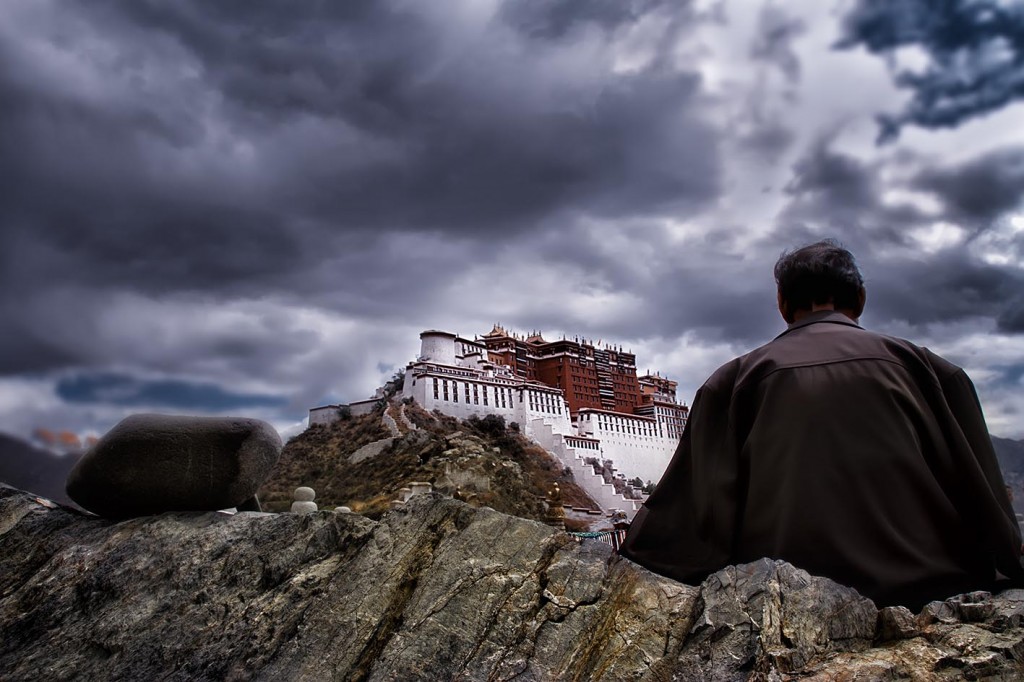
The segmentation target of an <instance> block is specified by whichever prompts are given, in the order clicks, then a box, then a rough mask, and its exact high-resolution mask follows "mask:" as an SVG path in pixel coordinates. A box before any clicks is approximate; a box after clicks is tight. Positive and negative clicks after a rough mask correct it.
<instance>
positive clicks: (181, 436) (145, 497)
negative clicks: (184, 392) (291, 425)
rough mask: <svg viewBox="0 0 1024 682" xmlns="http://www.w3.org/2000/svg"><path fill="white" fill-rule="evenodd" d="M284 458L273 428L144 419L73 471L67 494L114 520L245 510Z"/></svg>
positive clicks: (239, 421) (130, 421)
mask: <svg viewBox="0 0 1024 682" xmlns="http://www.w3.org/2000/svg"><path fill="white" fill-rule="evenodd" d="M280 454H281V438H280V436H278V434H277V431H275V430H274V428H273V427H272V426H270V424H267V423H266V422H263V421H260V420H258V419H243V418H236V417H176V416H167V415H157V414H137V415H133V416H131V417H128V418H127V419H124V420H123V421H121V422H120V423H119V424H118V425H117V426H115V427H114V428H113V429H111V430H110V431H109V432H108V433H107V434H106V435H105V436H103V438H101V439H100V441H99V442H98V443H97V444H96V445H95V446H93V448H92V449H91V450H90V451H89V452H88V453H86V455H85V456H84V457H82V459H81V460H80V461H79V462H78V464H77V465H76V466H75V468H74V469H72V471H71V473H70V475H69V476H68V481H67V491H68V495H69V496H70V497H71V499H73V500H74V501H75V502H77V503H78V504H80V505H82V507H84V508H85V509H87V510H89V511H91V512H94V513H96V514H99V515H100V516H106V517H109V518H130V517H134V516H145V515H148V514H159V513H162V512H168V511H213V510H217V509H228V508H230V507H238V508H239V509H241V510H249V511H258V510H259V503H258V502H257V501H256V500H255V496H256V491H257V490H258V489H259V487H260V485H261V484H262V483H263V481H264V479H266V477H267V476H268V475H269V474H270V470H271V468H272V467H273V466H274V464H275V463H276V462H277V458H278V457H279V456H280Z"/></svg>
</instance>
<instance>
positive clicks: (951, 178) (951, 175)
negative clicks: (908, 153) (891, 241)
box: [914, 148, 1024, 227]
mask: <svg viewBox="0 0 1024 682" xmlns="http://www.w3.org/2000/svg"><path fill="white" fill-rule="evenodd" d="M914 185H915V187H916V188H918V189H923V190H927V191H930V192H934V193H935V194H936V196H938V197H939V198H940V199H941V200H942V201H943V202H944V203H945V204H946V207H947V210H948V212H949V213H950V215H951V216H952V217H953V218H957V219H959V220H962V221H963V222H965V223H966V224H967V225H970V226H972V227H977V226H981V227H986V226H988V225H989V224H991V222H992V221H993V220H995V219H996V218H998V217H999V216H1000V215H1002V214H1003V213H1006V212H1007V211H1010V210H1013V209H1015V208H1018V207H1019V206H1021V203H1022V198H1024V149H1020V148H1013V149H1005V150H999V151H996V152H992V153H989V154H986V155H984V156H981V157H980V158H977V159H972V160H970V161H968V162H966V163H964V164H962V165H960V166H954V167H946V168H926V169H924V170H923V171H922V172H921V174H920V175H919V176H918V177H917V179H916V180H915V183H914Z"/></svg>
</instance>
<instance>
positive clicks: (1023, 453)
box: [992, 436, 1024, 513]
mask: <svg viewBox="0 0 1024 682" xmlns="http://www.w3.org/2000/svg"><path fill="white" fill-rule="evenodd" d="M992 447H993V448H994V449H995V451H996V458H997V459H998V460H999V468H1001V469H1002V470H1003V479H1004V480H1005V481H1006V485H1008V486H1010V488H1011V489H1012V490H1013V508H1014V510H1015V511H1018V512H1021V513H1024V440H1011V439H1009V438H1000V437H999V436H992Z"/></svg>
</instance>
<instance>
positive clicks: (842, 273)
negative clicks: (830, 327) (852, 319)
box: [775, 239, 864, 310]
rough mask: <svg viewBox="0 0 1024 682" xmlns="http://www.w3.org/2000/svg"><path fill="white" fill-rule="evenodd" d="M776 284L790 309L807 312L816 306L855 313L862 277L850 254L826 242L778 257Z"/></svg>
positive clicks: (828, 241)
mask: <svg viewBox="0 0 1024 682" xmlns="http://www.w3.org/2000/svg"><path fill="white" fill-rule="evenodd" d="M775 283H776V284H777V285H778V287H779V292H780V293H781V295H782V300H783V301H785V302H786V304H787V305H788V306H789V309H790V310H810V309H811V307H812V306H813V304H815V303H832V304H833V305H834V306H835V307H836V308H837V309H842V308H849V309H851V310H856V309H857V307H858V305H859V302H858V299H859V295H860V290H861V288H863V286H864V278H863V277H861V274H860V270H858V269H857V262H856V261H855V260H854V259H853V254H852V253H850V252H849V251H847V250H846V249H844V248H843V247H842V245H841V244H840V243H839V242H837V241H836V240H834V239H825V240H824V241H820V242H816V243H814V244H808V245H807V246H804V247H801V248H799V249H797V250H796V251H791V252H788V253H783V254H782V255H781V256H779V260H778V261H777V262H776V263H775Z"/></svg>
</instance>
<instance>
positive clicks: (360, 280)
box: [0, 0, 721, 372]
mask: <svg viewBox="0 0 1024 682" xmlns="http://www.w3.org/2000/svg"><path fill="white" fill-rule="evenodd" d="M658 4H659V3H655V2H635V3H620V2H611V1H609V2H586V3H580V2H577V1H575V0H564V1H563V2H550V3H533V4H532V5H520V4H516V5H515V7H514V8H512V5H511V4H510V5H509V6H508V7H504V8H503V9H501V10H500V11H498V12H497V14H496V15H495V16H493V17H489V18H487V17H485V18H480V17H479V16H475V15H473V13H472V12H470V11H468V10H466V11H463V10H460V9H459V8H457V7H443V8H442V7H437V6H434V5H433V4H430V3H423V4H412V5H410V4H405V3H398V2H388V1H383V2H381V1H374V2H369V1H359V2H343V3H316V4H302V5H294V4H285V3H270V2H225V3H207V2H198V1H183V2H177V3H168V2H157V1H156V0H138V1H131V2H127V1H125V2H116V1H113V0H107V1H104V2H98V3H90V4H86V5H75V4H70V3H59V2H56V3H47V2H39V3H34V2H23V3H15V4H14V5H12V6H11V8H10V9H11V10H12V11H11V12H5V17H6V19H5V20H6V21H7V22H10V23H9V24H8V27H9V30H8V31H7V33H6V34H5V35H7V36H8V37H10V38H11V39H5V40H4V41H0V178H2V179H3V182H2V183H0V247H2V248H0V265H2V270H0V286H2V288H3V293H0V303H2V306H0V309H2V310H3V311H4V313H5V314H6V315H8V316H9V317H8V320H7V322H8V327H7V328H8V329H12V330H15V331H16V332H17V339H15V340H11V337H10V336H8V340H7V341H0V349H2V350H3V351H5V353H4V354H5V355H7V357H6V358H5V362H4V364H3V365H2V366H0V367H2V368H3V370H4V371H7V372H16V371H17V370H18V369H19V368H20V369H22V370H24V369H33V370H42V369H45V368H46V367H48V366H49V367H61V366H67V365H69V364H74V363H75V362H89V361H91V362H102V361H103V360H104V359H105V358H104V357H103V346H104V344H106V343H107V342H108V339H105V338H102V337H101V336H100V335H99V331H100V330H98V328H97V324H93V323H91V322H90V320H89V316H90V315H92V316H96V315H99V314H101V313H102V312H103V306H102V303H100V301H102V300H103V298H104V297H107V296H114V295H116V294H117V293H118V292H120V291H132V292H136V293H139V294H141V295H142V296H144V297H150V298H151V299H156V300H161V299H166V298H167V297H180V296H181V295H183V294H186V295H188V296H194V297H198V298H199V299H206V300H210V301H217V300H230V299H238V298H244V299H260V298H264V297H277V298H279V299H291V300H294V301H296V302H306V301H311V300H314V301H316V302H317V303H319V304H324V305H326V306H328V307H330V308H333V309H334V310H335V311H338V312H339V313H342V314H352V315H367V316H370V317H377V318H383V317H388V316H390V317H395V316H398V318H401V317H402V316H403V315H404V314H406V313H407V311H408V310H416V309H418V308H419V307H421V306H423V305H425V303H426V301H427V300H428V299H429V298H430V296H431V295H434V294H437V293H438V292H439V291H440V290H443V289H444V287H446V286H447V284H448V282H449V281H450V279H451V277H452V276H453V275H454V274H455V273H457V272H459V270H460V269H461V265H460V264H462V263H464V262H465V259H466V258H472V257H473V256H474V255H475V254H479V253H482V252H484V251H485V250H487V249H493V248H498V245H500V243H502V242H510V241H513V240H516V239H517V238H520V237H521V236H523V235H526V234H531V233H534V232H536V231H537V230H540V229H543V228H544V227H546V226H550V225H552V224H557V223H559V221H560V220H562V219H564V220H566V221H568V220H571V219H575V218H576V217H579V216H595V217H601V218H614V217H617V216H643V215H665V214H674V213H678V212H686V211H692V210H697V209H700V208H701V207H703V206H706V205H708V203H709V202H711V201H713V200H714V198H715V197H716V196H717V195H718V194H719V193H720V191H721V187H720V175H721V168H720V165H721V164H720V159H719V151H718V148H717V140H716V135H715V134H714V128H713V127H712V125H711V124H710V123H708V122H706V121H705V114H704V113H702V102H701V96H700V93H699V89H700V84H701V81H700V77H699V75H698V74H697V73H695V72H691V71H686V70H679V69H676V68H675V67H672V66H670V65H668V64H667V63H666V61H665V60H662V59H657V58H656V59H654V60H653V61H652V62H651V65H650V66H648V67H646V68H641V69H638V70H634V71H629V72H616V71H615V69H613V68H612V62H613V61H614V60H613V59H612V57H611V56H610V55H608V54H604V55H601V54H596V53H595V52H594V51H593V49H594V45H593V44H592V45H590V46H589V47H584V48H582V49H583V51H582V52H580V53H579V54H576V53H575V52H574V50H575V49H576V46H577V42H578V41H582V42H580V43H579V44H581V45H583V44H584V43H585V41H586V40H587V35H586V34H587V31H585V30H578V29H581V28H584V27H587V26H592V27H595V28H596V29H598V30H601V31H605V32H609V36H610V32H613V31H614V30H615V28H616V27H617V26H621V25H627V24H629V23H632V22H637V21H639V20H641V19H642V18H643V17H644V16H645V14H646V13H648V12H653V11H658V7H657V5H658ZM687 6H688V5H687ZM673 7H674V9H673V15H674V16H676V17H677V18H678V17H679V16H684V17H685V16H687V10H686V9H685V7H683V8H680V7H677V6H675V5H673ZM460 12H463V14H464V16H463V15H460ZM19 22H20V23H19ZM10 27H13V30H10ZM680 30H681V29H680ZM609 39H610V38H609ZM537 41H540V42H539V43H538V42H537ZM596 45H597V46H598V48H599V49H601V50H604V49H607V45H606V44H605V43H604V42H601V43H597V44H596ZM670 47H671V46H670V45H666V46H665V47H664V49H665V50H668V49H669V48H670ZM658 49H662V48H658ZM425 238H426V239H428V240H427V241H424V239H425ZM429 240H433V241H429ZM438 245H444V246H443V250H444V253H424V252H423V251H420V252H419V257H414V254H413V253H410V251H414V250H416V249H423V248H437V247H438ZM425 255H426V256H429V258H424V257H423V256H425ZM430 263H433V266H432V267H431V266H430ZM413 277H415V279H416V284H415V285H409V284H408V282H409V281H410V279H412V278H413ZM58 282H59V283H60V286H61V287H62V292H63V293H62V294H61V299H60V300H61V301H62V304H63V305H65V306H67V307H68V309H67V310H62V311H58V310H55V309H53V308H49V307H35V306H44V305H46V304H45V303H43V302H44V301H45V300H46V296H45V294H46V292H48V291H50V290H51V289H54V287H55V283H58ZM15 291H17V292H19V293H18V294H17V295H16V294H15V293H14V292H15ZM24 292H29V293H30V294H31V295H29V296H26V295H25V294H24ZM61 315H67V316H70V317H71V318H73V319H75V320H78V321H79V322H80V324H78V325H72V324H69V323H66V322H64V321H61V320H60V319H59V317H60V316H61ZM183 322H184V323H186V324H192V321H189V320H183ZM267 333H270V332H267ZM64 334H72V335H73V336H72V337H71V338H74V339H75V343H71V342H65V341H64V340H57V341H55V342H53V343H42V342H38V343H37V342H36V341H35V340H37V339H40V338H43V339H45V338H51V339H52V338H54V337H57V336H59V335H64ZM181 337H182V339H183V341H184V342H186V343H185V345H184V346H183V347H182V348H181V349H180V353H179V355H183V354H186V353H199V352H206V351H207V350H209V351H211V352H215V353H220V352H221V351H218V350H217V349H216V348H207V347H206V345H204V344H206V343H207V340H206V339H205V338H199V339H198V340H197V339H191V338H190V336H189V334H188V332H187V330H182V334H181ZM266 340H267V339H266V338H264V337H260V339H259V340H255V339H254V340H253V343H254V344H257V343H260V342H262V341H266ZM270 347H272V348H273V347H276V346H275V344H273V343H271V344H270ZM278 350H280V349H278ZM269 352H271V351H268V353H269ZM172 354H173V353H172ZM236 357H237V356H236ZM256 362H257V360H254V361H253V363H254V367H255V363H256ZM168 364H171V365H175V364H177V358H176V359H175V360H173V361H169V363H168Z"/></svg>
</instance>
